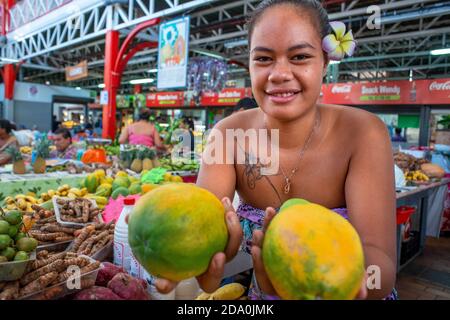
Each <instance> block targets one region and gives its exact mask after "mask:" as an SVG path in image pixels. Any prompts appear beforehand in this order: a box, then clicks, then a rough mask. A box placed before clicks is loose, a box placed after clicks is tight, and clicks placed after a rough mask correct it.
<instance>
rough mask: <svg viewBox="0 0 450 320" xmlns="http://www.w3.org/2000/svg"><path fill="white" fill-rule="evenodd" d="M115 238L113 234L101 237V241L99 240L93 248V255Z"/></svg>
mask: <svg viewBox="0 0 450 320" xmlns="http://www.w3.org/2000/svg"><path fill="white" fill-rule="evenodd" d="M113 238H114V236H113V235H108V236H107V237H104V238H103V239H101V240H100V241H98V242H97V243H96V244H95V245H94V246H93V247H92V250H91V255H94V254H95V253H97V252H98V251H100V250H101V249H102V248H104V247H105V246H106V245H108V243H109V242H110V241H112V239H113Z"/></svg>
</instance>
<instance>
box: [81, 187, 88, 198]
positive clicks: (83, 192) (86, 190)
mask: <svg viewBox="0 0 450 320" xmlns="http://www.w3.org/2000/svg"><path fill="white" fill-rule="evenodd" d="M80 191H81V196H82V197H84V196H85V195H87V194H88V189H87V188H82V189H81V190H80Z"/></svg>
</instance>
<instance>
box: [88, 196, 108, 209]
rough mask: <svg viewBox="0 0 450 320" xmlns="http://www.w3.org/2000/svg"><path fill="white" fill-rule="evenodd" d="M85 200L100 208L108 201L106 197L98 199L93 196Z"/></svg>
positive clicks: (98, 197)
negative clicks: (93, 202) (93, 201)
mask: <svg viewBox="0 0 450 320" xmlns="http://www.w3.org/2000/svg"><path fill="white" fill-rule="evenodd" d="M86 198H88V199H92V200H95V202H96V203H97V206H98V207H100V205H103V206H105V205H106V204H107V203H108V199H107V198H106V197H100V196H95V195H88V196H87V197H86Z"/></svg>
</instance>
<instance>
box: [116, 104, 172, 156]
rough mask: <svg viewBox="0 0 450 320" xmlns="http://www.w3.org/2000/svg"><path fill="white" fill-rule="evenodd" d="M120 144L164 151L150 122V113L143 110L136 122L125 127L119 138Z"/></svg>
mask: <svg viewBox="0 0 450 320" xmlns="http://www.w3.org/2000/svg"><path fill="white" fill-rule="evenodd" d="M119 143H120V144H126V143H128V144H131V145H142V146H146V147H149V148H153V147H156V148H157V149H160V150H165V146H164V144H163V142H162V140H161V137H160V136H159V133H158V130H156V128H155V125H154V124H153V123H151V122H150V111H149V110H147V109H143V110H142V111H141V112H140V113H139V118H138V121H136V122H134V123H133V124H130V125H128V126H126V127H125V128H124V129H123V130H122V133H121V134H120V137H119Z"/></svg>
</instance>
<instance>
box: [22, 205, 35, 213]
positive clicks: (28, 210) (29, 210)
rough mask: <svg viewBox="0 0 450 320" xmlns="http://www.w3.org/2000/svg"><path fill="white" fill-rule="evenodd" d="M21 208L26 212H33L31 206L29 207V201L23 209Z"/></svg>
mask: <svg viewBox="0 0 450 320" xmlns="http://www.w3.org/2000/svg"><path fill="white" fill-rule="evenodd" d="M23 210H25V211H26V212H33V211H34V210H33V208H31V203H27V206H26V208H25V209H23Z"/></svg>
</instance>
